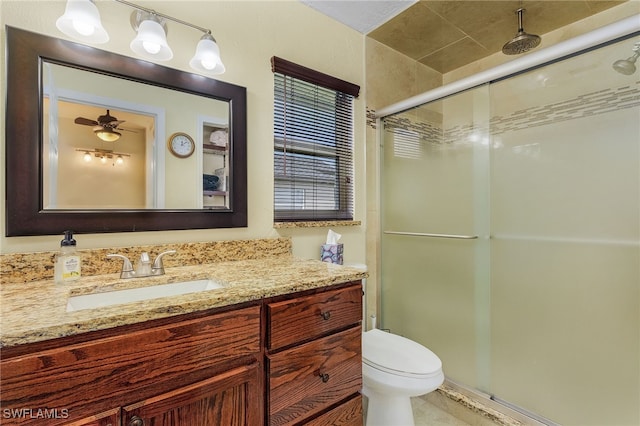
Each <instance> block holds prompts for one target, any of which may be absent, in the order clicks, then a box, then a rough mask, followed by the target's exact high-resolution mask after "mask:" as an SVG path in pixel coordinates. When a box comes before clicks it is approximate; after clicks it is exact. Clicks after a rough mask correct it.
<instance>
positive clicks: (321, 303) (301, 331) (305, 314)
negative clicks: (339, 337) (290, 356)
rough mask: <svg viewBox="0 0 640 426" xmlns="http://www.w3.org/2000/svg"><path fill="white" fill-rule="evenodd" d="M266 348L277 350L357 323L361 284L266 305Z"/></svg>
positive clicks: (360, 316) (359, 316) (359, 318)
mask: <svg viewBox="0 0 640 426" xmlns="http://www.w3.org/2000/svg"><path fill="white" fill-rule="evenodd" d="M267 315H268V330H267V348H268V349H270V350H276V349H279V348H282V347H285V346H289V345H292V344H296V343H298V342H302V341H305V340H311V339H315V338H316V337H319V336H322V335H324V334H327V333H330V332H331V331H333V330H338V329H341V328H345V327H348V326H350V325H354V324H358V323H359V322H360V321H361V319H362V286H361V285H360V284H357V285H353V286H350V287H346V288H342V289H338V290H331V291H326V292H323V293H318V294H314V295H311V296H303V297H298V298H295V299H289V300H285V301H282V302H276V303H269V304H268V305H267Z"/></svg>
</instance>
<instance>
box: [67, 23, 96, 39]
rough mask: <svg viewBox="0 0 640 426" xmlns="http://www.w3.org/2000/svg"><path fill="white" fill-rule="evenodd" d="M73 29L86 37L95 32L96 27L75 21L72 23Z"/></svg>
mask: <svg viewBox="0 0 640 426" xmlns="http://www.w3.org/2000/svg"><path fill="white" fill-rule="evenodd" d="M73 29H74V30H76V31H77V32H78V34H81V35H83V36H85V37H88V36H90V35H91V34H93V33H94V32H96V27H94V26H93V25H91V24H89V23H87V22H81V21H77V20H76V21H73Z"/></svg>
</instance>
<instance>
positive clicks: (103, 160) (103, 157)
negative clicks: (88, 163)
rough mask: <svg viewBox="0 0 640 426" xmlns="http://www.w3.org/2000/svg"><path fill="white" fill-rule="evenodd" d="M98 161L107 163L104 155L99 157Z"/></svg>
mask: <svg viewBox="0 0 640 426" xmlns="http://www.w3.org/2000/svg"><path fill="white" fill-rule="evenodd" d="M100 162H101V163H102V164H107V157H105V156H104V155H103V156H102V157H100Z"/></svg>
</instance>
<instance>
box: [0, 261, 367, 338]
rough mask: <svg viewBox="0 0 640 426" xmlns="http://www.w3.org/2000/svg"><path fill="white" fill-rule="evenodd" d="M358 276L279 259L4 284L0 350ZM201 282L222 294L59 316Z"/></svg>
mask: <svg viewBox="0 0 640 426" xmlns="http://www.w3.org/2000/svg"><path fill="white" fill-rule="evenodd" d="M366 276H367V273H366V272H364V271H362V270H359V269H355V268H351V267H347V266H341V265H334V264H331V263H325V262H321V261H318V260H304V259H298V258H295V257H292V256H291V255H283V256H277V257H272V258H266V259H258V260H236V261H228V262H219V263H209V264H204V265H197V266H182V267H172V268H167V269H166V273H165V275H162V276H159V277H146V278H133V279H126V280H122V279H120V276H119V274H106V275H96V276H89V277H82V278H80V279H79V280H78V281H74V282H71V283H68V284H55V283H54V282H53V280H46V281H34V282H28V283H7V284H3V285H2V286H0V300H2V303H1V308H0V312H1V317H0V318H1V319H2V321H1V324H0V326H1V328H0V347H9V346H15V345H20V344H25V343H33V342H39V341H44V340H49V339H54V338H58V337H64V336H70V335H74V334H79V333H84V332H88V331H94V330H102V329H107V328H111V327H116V326H120V325H127V324H134V323H138V322H143V321H147V320H152V319H157V318H165V317H170V316H174V315H180V314H186V313H190V312H196V311H202V310H206V309H211V308H217V307H222V306H229V305H235V304H238V303H242V302H248V301H252V300H259V299H262V298H265V297H271V296H277V295H282V294H287V293H294V292H298V291H303V290H310V289H314V288H319V287H324V286H328V285H332V284H339V283H344V282H348V281H353V280H359V279H362V278H366ZM204 278H210V279H214V280H216V281H219V282H221V283H223V284H224V288H222V289H215V290H209V291H201V292H198V293H191V294H185V295H181V296H171V297H163V298H159V299H152V300H145V301H141V302H132V303H126V304H119V305H114V306H108V307H102V308H95V309H87V310H79V311H75V312H67V310H66V309H67V300H68V298H69V297H70V296H76V295H81V294H90V293H99V292H106V291H113V290H121V289H127V288H135V287H146V286H150V285H156V284H166V283H172V282H181V281H188V280H196V279H204ZM105 297H108V296H105Z"/></svg>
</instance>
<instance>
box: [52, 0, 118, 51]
mask: <svg viewBox="0 0 640 426" xmlns="http://www.w3.org/2000/svg"><path fill="white" fill-rule="evenodd" d="M56 27H58V29H59V30H60V31H62V32H63V33H64V34H66V35H67V36H69V37H71V38H74V39H76V40H80V41H85V42H88V43H96V44H101V43H106V42H107V41H109V34H107V31H106V30H105V29H104V27H103V26H102V22H101V21H100V12H99V11H98V8H97V7H96V5H95V4H93V2H92V1H91V0H67V4H66V6H65V10H64V14H63V15H62V16H61V17H59V18H58V20H57V21H56Z"/></svg>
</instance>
